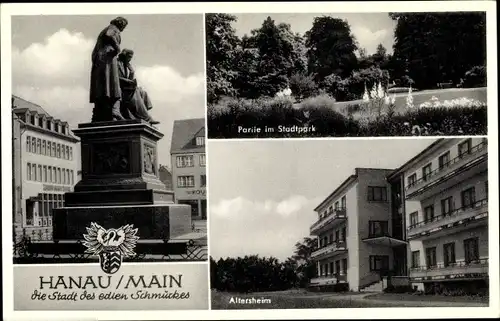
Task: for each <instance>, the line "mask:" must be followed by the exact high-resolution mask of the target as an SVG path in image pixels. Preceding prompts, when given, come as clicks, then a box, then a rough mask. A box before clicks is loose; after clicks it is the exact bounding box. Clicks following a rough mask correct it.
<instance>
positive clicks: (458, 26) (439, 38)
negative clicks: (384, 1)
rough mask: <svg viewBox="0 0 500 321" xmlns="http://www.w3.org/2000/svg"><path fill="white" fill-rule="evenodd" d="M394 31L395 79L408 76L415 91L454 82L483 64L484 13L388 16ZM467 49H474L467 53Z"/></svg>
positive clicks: (484, 47)
mask: <svg viewBox="0 0 500 321" xmlns="http://www.w3.org/2000/svg"><path fill="white" fill-rule="evenodd" d="M389 16H390V17H391V18H392V19H393V20H395V21H397V23H396V28H395V32H394V35H395V43H394V58H395V61H396V62H397V67H398V68H397V69H396V72H395V76H397V77H399V78H400V77H402V76H404V75H405V74H408V76H409V77H411V78H412V79H413V80H414V81H415V85H416V86H417V87H419V88H433V87H436V84H437V83H438V82H448V81H450V80H451V81H452V82H454V83H458V82H459V80H460V78H461V77H463V75H464V73H465V72H466V71H467V70H469V69H471V68H472V67H473V66H476V65H477V66H480V65H485V60H486V14H485V13H484V12H453V13H450V12H446V13H390V14H389ZM471 48H474V49H473V50H471Z"/></svg>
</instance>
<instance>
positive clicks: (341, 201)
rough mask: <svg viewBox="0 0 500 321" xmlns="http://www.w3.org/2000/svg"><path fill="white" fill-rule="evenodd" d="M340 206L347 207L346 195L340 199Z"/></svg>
mask: <svg viewBox="0 0 500 321" xmlns="http://www.w3.org/2000/svg"><path fill="white" fill-rule="evenodd" d="M340 206H341V207H342V209H346V207H347V199H346V197H345V195H344V196H342V198H341V199H340Z"/></svg>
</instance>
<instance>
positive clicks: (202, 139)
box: [195, 136, 205, 146]
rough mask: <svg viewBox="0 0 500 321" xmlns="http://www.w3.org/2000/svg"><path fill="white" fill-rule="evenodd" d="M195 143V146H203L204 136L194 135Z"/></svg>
mask: <svg viewBox="0 0 500 321" xmlns="http://www.w3.org/2000/svg"><path fill="white" fill-rule="evenodd" d="M195 144H196V146H205V137H202V136H200V137H196V140H195Z"/></svg>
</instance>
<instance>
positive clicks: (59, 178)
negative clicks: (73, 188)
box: [57, 167, 61, 184]
mask: <svg viewBox="0 0 500 321" xmlns="http://www.w3.org/2000/svg"><path fill="white" fill-rule="evenodd" d="M57 184H61V168H60V167H58V168H57Z"/></svg>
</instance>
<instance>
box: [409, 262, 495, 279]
mask: <svg viewBox="0 0 500 321" xmlns="http://www.w3.org/2000/svg"><path fill="white" fill-rule="evenodd" d="M488 267H489V264H488V258H484V259H480V260H476V261H473V262H468V263H467V262H465V261H461V262H457V263H451V264H449V265H448V266H444V264H438V265H436V266H432V267H418V268H411V269H410V278H411V281H412V282H434V281H458V280H475V279H484V278H487V277H488Z"/></svg>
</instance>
